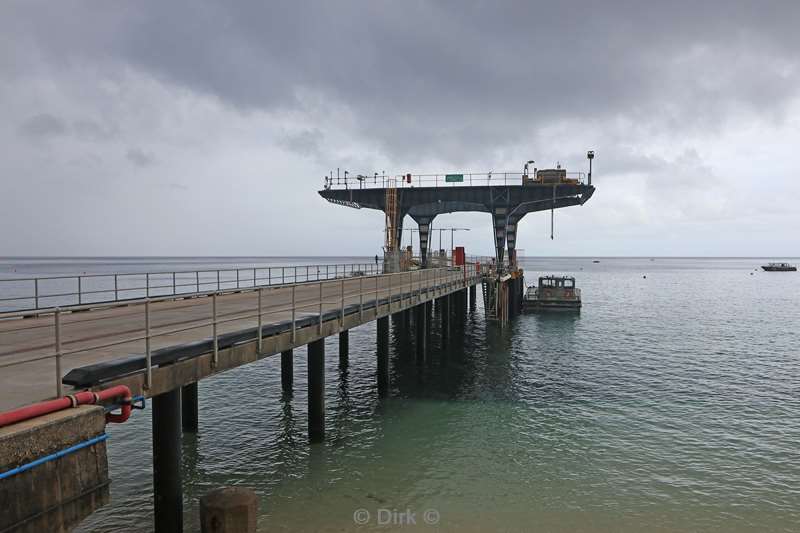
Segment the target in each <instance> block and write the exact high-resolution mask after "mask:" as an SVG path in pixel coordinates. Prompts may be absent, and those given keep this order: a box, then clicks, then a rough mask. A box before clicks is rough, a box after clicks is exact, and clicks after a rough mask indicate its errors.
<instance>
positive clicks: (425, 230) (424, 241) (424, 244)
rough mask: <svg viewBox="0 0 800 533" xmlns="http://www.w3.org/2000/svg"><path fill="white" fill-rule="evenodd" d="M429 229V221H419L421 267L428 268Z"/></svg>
mask: <svg viewBox="0 0 800 533" xmlns="http://www.w3.org/2000/svg"><path fill="white" fill-rule="evenodd" d="M430 231H431V224H430V221H428V222H425V223H422V222H420V223H419V256H420V259H421V260H422V268H428V237H429V235H430Z"/></svg>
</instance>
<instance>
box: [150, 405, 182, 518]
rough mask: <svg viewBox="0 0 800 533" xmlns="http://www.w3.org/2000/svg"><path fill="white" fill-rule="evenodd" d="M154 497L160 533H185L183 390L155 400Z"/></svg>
mask: <svg viewBox="0 0 800 533" xmlns="http://www.w3.org/2000/svg"><path fill="white" fill-rule="evenodd" d="M153 495H154V507H155V514H154V521H155V531H156V533H173V532H175V531H183V490H182V483H181V391H180V389H174V390H171V391H169V392H165V393H163V394H159V395H158V396H155V397H154V398H153Z"/></svg>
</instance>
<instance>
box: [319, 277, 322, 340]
mask: <svg viewBox="0 0 800 533" xmlns="http://www.w3.org/2000/svg"><path fill="white" fill-rule="evenodd" d="M319 334H320V335H322V282H321V281H320V282H319Z"/></svg>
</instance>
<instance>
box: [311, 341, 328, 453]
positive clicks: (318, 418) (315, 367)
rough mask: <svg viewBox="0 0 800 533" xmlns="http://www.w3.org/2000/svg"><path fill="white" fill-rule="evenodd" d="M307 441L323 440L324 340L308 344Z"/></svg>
mask: <svg viewBox="0 0 800 533" xmlns="http://www.w3.org/2000/svg"><path fill="white" fill-rule="evenodd" d="M308 439H309V440H310V441H311V442H322V441H323V440H325V339H324V338H323V339H319V340H316V341H314V342H311V343H309V344H308Z"/></svg>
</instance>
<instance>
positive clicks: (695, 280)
mask: <svg viewBox="0 0 800 533" xmlns="http://www.w3.org/2000/svg"><path fill="white" fill-rule="evenodd" d="M355 260H356V258H336V259H331V258H324V259H322V258H318V259H313V258H302V259H292V258H282V259H274V260H273V259H263V258H235V259H208V258H200V259H196V260H186V259H174V260H160V259H146V260H145V259H138V260H135V259H131V260H125V261H124V264H120V260H118V259H108V260H105V262H86V260H70V261H66V260H50V261H43V260H14V261H10V260H0V274H2V277H8V275H9V273H11V274H16V275H20V276H22V275H30V274H36V275H52V274H56V273H57V274H75V273H80V272H84V271H93V272H113V271H122V270H127V271H129V272H130V271H140V272H141V271H147V270H152V271H164V270H173V269H185V270H186V269H188V270H193V269H195V268H196V267H198V265H199V266H200V267H202V268H211V267H214V268H215V267H216V266H233V265H241V266H254V265H256V264H258V265H266V264H295V263H302V262H307V263H322V262H331V263H333V262H339V263H342V262H351V261H355ZM358 260H359V261H364V259H358ZM764 261H765V259H677V258H676V259H662V258H656V259H655V260H650V259H647V258H645V259H629V258H626V259H621V258H618V259H606V258H601V262H600V263H599V264H594V263H592V260H591V259H590V258H553V259H537V260H529V261H526V262H525V264H524V267H525V269H526V274H527V279H526V281H527V282H528V283H533V281H534V280H535V279H536V277H537V276H538V275H540V274H542V273H568V274H574V275H575V276H576V278H577V283H578V286H579V287H580V288H581V289H582V291H583V299H584V308H583V311H582V312H581V313H580V314H579V315H570V314H557V315H523V316H522V317H520V318H518V319H517V320H516V321H514V322H513V323H512V324H510V325H509V326H508V327H507V328H505V329H503V330H500V329H499V328H497V327H496V326H495V325H493V324H487V323H486V321H485V320H484V314H483V310H482V308H481V306H480V305H479V306H478V309H477V310H475V311H474V312H470V313H469V315H468V318H467V323H466V326H465V327H464V330H463V334H461V333H460V334H458V335H456V338H457V339H458V341H457V342H456V343H454V346H453V347H452V349H451V350H450V351H448V352H446V353H443V352H442V351H441V350H440V349H439V346H440V343H439V330H438V319H435V321H434V327H433V332H432V340H431V345H432V349H431V350H430V354H429V361H428V363H427V364H426V365H424V366H422V367H418V366H416V364H415V362H414V357H413V349H412V347H411V346H410V341H409V340H408V339H407V338H406V337H405V336H404V335H403V333H402V331H401V330H398V329H396V328H395V327H394V325H392V327H391V335H392V342H391V344H390V349H391V354H390V357H391V360H390V370H391V395H390V397H389V398H388V399H383V400H381V399H379V398H378V394H377V386H376V379H375V367H376V359H375V325H374V323H372V324H369V325H366V326H364V327H361V328H358V329H355V330H353V331H352V332H351V335H350V348H351V356H350V366H349V368H348V369H347V370H340V369H339V367H338V357H337V355H336V354H337V341H336V339H335V338H331V339H329V341H328V342H327V343H326V350H327V356H328V357H327V361H328V365H327V369H326V408H327V413H326V427H327V440H326V442H325V443H323V444H319V445H314V446H309V444H308V443H307V436H306V384H305V376H306V372H305V366H306V365H305V355H306V354H305V350H304V349H298V350H296V351H295V356H296V357H295V393H294V396H293V397H292V398H282V397H281V391H280V368H279V360H278V359H279V358H275V357H272V358H268V359H266V360H264V361H261V362H259V363H255V364H252V365H249V366H245V367H242V368H239V369H237V370H233V371H230V372H227V373H224V374H222V375H219V376H217V377H215V378H213V379H208V380H204V381H202V382H201V383H200V386H199V389H200V409H201V411H200V430H199V433H198V434H197V436H193V435H186V436H185V437H184V441H183V458H184V465H183V466H184V469H183V472H184V487H185V498H186V505H185V513H186V516H185V523H186V531H197V530H199V524H198V498H199V497H200V496H201V495H202V494H204V493H205V492H207V491H209V490H211V489H213V488H216V487H219V486H223V485H243V486H247V487H252V488H254V489H255V490H256V491H257V493H258V495H259V497H260V511H261V517H260V521H259V528H260V530H262V531H276V530H277V531H281V530H285V531H350V530H371V529H381V530H386V529H396V530H399V531H434V530H436V527H438V528H439V530H444V531H490V530H502V531H631V532H634V531H635V532H638V531H719V532H736V531H753V532H755V531H800V364H799V363H800V273H764V272H760V271H756V270H755V269H756V268H757V267H758V265H760V264H763V262H764ZM795 262H796V261H795ZM12 270H15V271H14V272H12ZM645 275H646V278H644V277H643V276H645ZM148 408H149V405H148ZM150 424H151V420H150V411H149V410H145V411H135V412H134V416H133V417H132V419H131V420H130V421H129V422H127V423H125V424H121V425H109V426H108V433H109V435H110V440H109V458H110V462H111V476H112V479H113V483H112V488H111V492H112V501H111V503H110V504H109V505H107V506H106V507H104V508H103V509H102V510H100V511H99V512H97V513H96V514H94V515H93V516H92V517H90V518H89V519H88V520H86V521H85V522H84V524H83V525H82V527H81V528H80V529H79V531H86V532H88V531H124V532H130V531H134V532H135V531H149V530H151V529H152V526H151V520H152V481H151V461H152V456H151V442H150V439H151V430H150ZM407 509H410V510H411V511H413V512H415V513H416V522H417V525H416V526H395V527H390V526H380V525H379V524H378V520H379V518H380V517H381V516H382V517H383V518H386V515H387V512H388V511H392V510H394V511H398V512H400V511H405V510H407ZM359 510H366V511H367V512H368V513H369V519H368V523H367V525H364V526H360V525H357V524H356V523H355V522H354V513H356V511H359ZM382 510H383V511H382ZM386 510H388V511H386ZM429 510H432V511H433V512H429V513H427V514H426V511H429ZM358 516H359V518H363V517H364V516H365V515H364V514H363V512H361V514H360V515H358ZM424 518H428V519H429V520H431V521H434V520H435V519H437V518H438V525H437V526H436V527H433V526H429V525H427V524H426V523H425V520H424Z"/></svg>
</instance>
